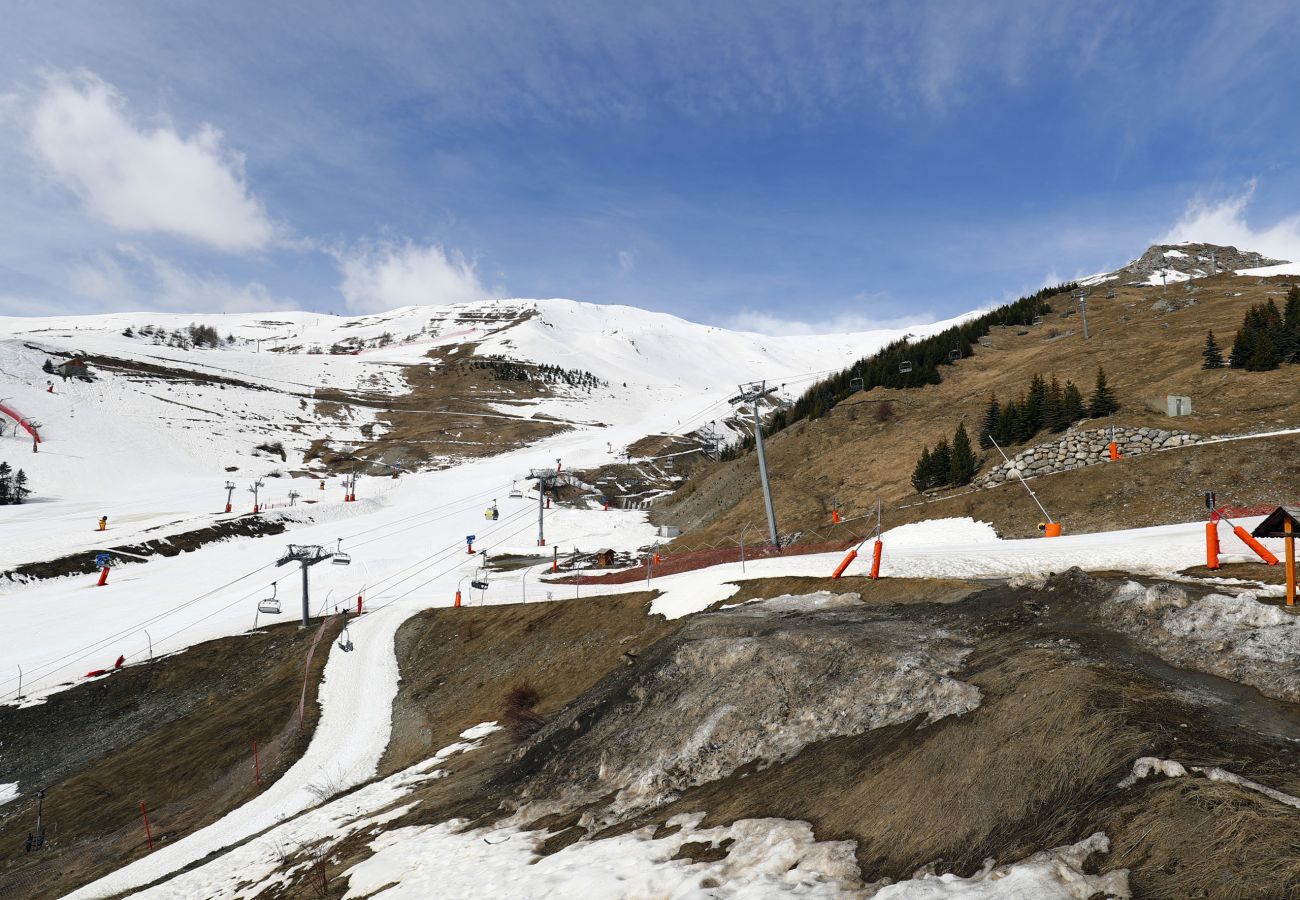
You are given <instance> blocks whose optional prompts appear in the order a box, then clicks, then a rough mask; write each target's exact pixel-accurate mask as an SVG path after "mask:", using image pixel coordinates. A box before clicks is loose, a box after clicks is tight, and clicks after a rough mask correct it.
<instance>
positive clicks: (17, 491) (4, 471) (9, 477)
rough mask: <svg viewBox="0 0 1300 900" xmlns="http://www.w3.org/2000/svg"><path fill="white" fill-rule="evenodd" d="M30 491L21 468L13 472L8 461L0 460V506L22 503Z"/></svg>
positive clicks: (25, 475) (25, 474)
mask: <svg viewBox="0 0 1300 900" xmlns="http://www.w3.org/2000/svg"><path fill="white" fill-rule="evenodd" d="M31 492H32V491H31V488H29V487H27V473H26V472H24V471H23V470H22V469H19V470H18V471H16V472H15V471H14V470H13V469H11V468H10V467H9V463H7V462H0V506H8V505H10V504H14V503H22V502H23V501H24V500H25V499H27V496H28V495H29V494H30V493H31Z"/></svg>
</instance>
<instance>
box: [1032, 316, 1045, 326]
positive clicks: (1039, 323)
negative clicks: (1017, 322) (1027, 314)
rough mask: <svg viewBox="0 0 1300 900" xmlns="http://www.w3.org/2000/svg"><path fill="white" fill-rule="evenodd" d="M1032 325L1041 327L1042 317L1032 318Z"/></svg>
mask: <svg viewBox="0 0 1300 900" xmlns="http://www.w3.org/2000/svg"><path fill="white" fill-rule="evenodd" d="M1034 324H1035V325H1042V324H1043V317H1042V316H1034Z"/></svg>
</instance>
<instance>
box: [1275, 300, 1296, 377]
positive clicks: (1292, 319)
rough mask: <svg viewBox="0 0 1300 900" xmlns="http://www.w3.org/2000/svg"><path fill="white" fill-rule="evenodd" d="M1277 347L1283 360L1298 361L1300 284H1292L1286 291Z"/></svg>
mask: <svg viewBox="0 0 1300 900" xmlns="http://www.w3.org/2000/svg"><path fill="white" fill-rule="evenodd" d="M1278 349H1279V350H1280V351H1281V352H1282V361H1283V362H1300V286H1295V285H1293V286H1292V287H1291V290H1289V291H1287V294H1286V306H1285V307H1284V308H1283V310H1282V331H1281V334H1280V335H1279V336H1278Z"/></svg>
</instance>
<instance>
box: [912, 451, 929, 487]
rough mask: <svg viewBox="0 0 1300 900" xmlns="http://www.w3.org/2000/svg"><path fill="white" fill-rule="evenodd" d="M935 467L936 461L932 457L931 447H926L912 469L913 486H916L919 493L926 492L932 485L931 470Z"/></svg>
mask: <svg viewBox="0 0 1300 900" xmlns="http://www.w3.org/2000/svg"><path fill="white" fill-rule="evenodd" d="M933 468H934V462H933V460H931V458H930V448H929V447H926V448H925V449H924V450H922V451H921V458H920V459H918V460H917V461H916V468H915V469H913V470H912V487H914V488H916V492H917V493H918V494H924V493H925V492H926V490H928V489H929V487H930V477H931V474H932V473H931V470H932V469H933Z"/></svg>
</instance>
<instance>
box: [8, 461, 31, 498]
mask: <svg viewBox="0 0 1300 900" xmlns="http://www.w3.org/2000/svg"><path fill="white" fill-rule="evenodd" d="M9 493H10V495H11V496H12V498H13V502H14V503H22V502H23V500H24V499H25V498H26V497H27V495H28V494H30V493H31V490H29V489H28V487H27V473H26V472H24V471H23V470H22V469H19V470H18V471H17V472H16V473H15V474H14V480H13V487H12V488H10V490H9Z"/></svg>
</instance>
